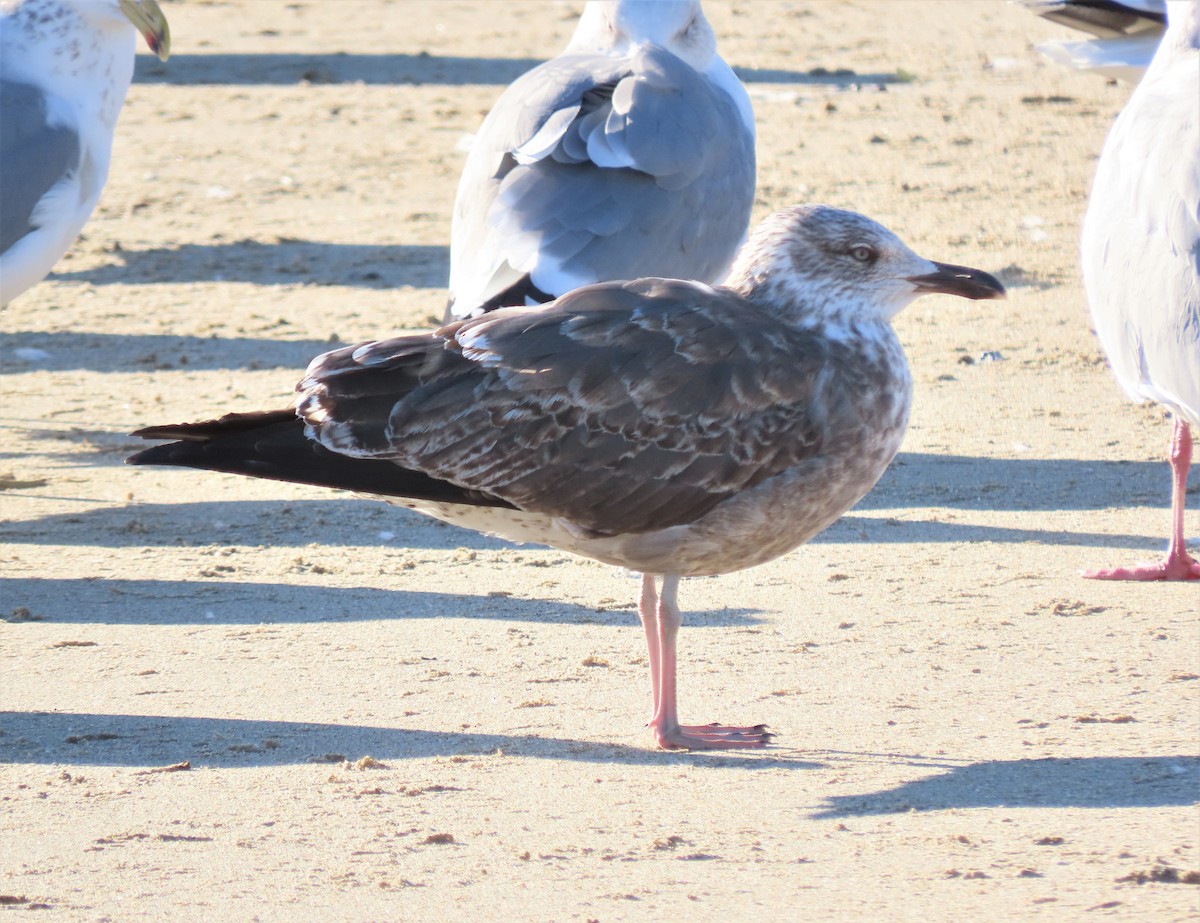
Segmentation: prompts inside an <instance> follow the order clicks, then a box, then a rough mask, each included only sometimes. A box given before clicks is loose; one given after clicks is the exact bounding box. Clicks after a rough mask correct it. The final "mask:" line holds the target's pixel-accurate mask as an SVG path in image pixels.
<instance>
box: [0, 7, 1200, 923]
mask: <svg viewBox="0 0 1200 923" xmlns="http://www.w3.org/2000/svg"><path fill="white" fill-rule="evenodd" d="M165 9H166V11H167V14H168V16H169V18H170V20H171V26H172V32H173V50H174V54H173V56H172V58H171V60H169V61H168V62H166V63H165V64H164V63H161V62H159V61H158V60H157V59H155V58H153V57H152V56H150V55H149V54H146V53H145V52H144V49H142V52H143V53H141V54H139V60H138V66H137V74H136V77H135V83H134V85H133V87H132V88H131V90H130V92H129V96H128V99H127V102H126V106H125V110H124V112H123V114H122V116H121V120H120V124H119V126H118V130H117V137H116V143H115V148H114V157H113V168H112V172H111V175H110V179H109V183H108V187H107V188H106V190H105V192H104V196H103V198H102V199H101V202H100V205H99V207H98V209H97V210H96V213H95V214H94V215H93V217H92V219H91V221H90V222H89V224H88V225H87V227H86V228H85V230H84V233H83V237H82V238H81V239H80V241H79V242H78V243H77V244H76V246H75V247H74V248H73V249H72V250H71V251H70V252H69V253H68V254H67V256H66V257H65V258H64V259H63V260H62V261H61V262H60V263H59V264H58V266H57V267H56V271H55V273H54V274H53V275H52V276H51V277H50V279H48V280H47V281H46V282H44V283H43V284H41V285H39V286H37V287H36V288H34V289H32V290H31V291H29V292H28V293H26V294H25V295H24V296H22V297H20V298H19V299H16V300H15V301H13V303H12V304H10V305H9V306H8V308H7V310H6V311H5V312H4V313H3V314H0V381H2V383H3V388H4V395H5V400H4V407H3V410H2V411H0V488H3V489H2V490H0V509H2V514H0V576H2V578H3V585H2V588H0V596H2V599H3V601H2V604H0V616H3V618H4V621H3V622H0V671H2V672H0V793H2V794H0V797H2V798H3V809H2V810H0V905H7V906H4V907H3V908H2V909H4V910H6V911H8V912H11V913H18V912H19V911H22V910H24V909H29V908H44V909H46V910H47V912H46V914H45V917H46V918H55V919H62V920H80V921H135V920H154V921H163V920H261V921H294V920H346V921H385V920H447V919H452V918H455V917H457V918H462V919H479V920H489V919H513V920H530V921H587V920H596V921H605V923H608V921H614V920H674V919H685V918H686V919H693V920H738V919H756V918H757V919H764V920H781V921H782V920H797V919H804V920H817V921H820V920H900V921H905V920H912V921H921V923H926V921H930V920H1010V919H1022V920H1023V919H1044V920H1054V921H1059V920H1092V919H1098V918H1113V919H1119V920H1123V921H1129V920H1137V921H1147V923H1149V921H1154V923H1165V921H1176V920H1178V921H1182V920H1195V919H1197V917H1198V915H1200V887H1197V885H1198V884H1200V855H1198V850H1200V846H1198V842H1197V841H1198V839H1200V837H1198V830H1200V812H1198V810H1197V799H1198V793H1200V743H1198V741H1200V656H1198V654H1200V624H1198V623H1200V620H1198V618H1197V615H1198V612H1200V588H1198V587H1197V586H1196V585H1195V584H1192V585H1180V584H1172V585H1145V584H1133V583H1102V582H1093V581H1087V580H1084V579H1082V578H1081V577H1080V576H1079V571H1080V569H1082V568H1086V567H1098V566H1102V565H1113V564H1129V563H1132V562H1134V561H1137V560H1143V559H1147V558H1150V557H1153V556H1155V555H1157V554H1159V553H1160V552H1161V551H1162V549H1163V548H1165V545H1166V536H1167V529H1168V509H1169V503H1170V478H1169V469H1168V467H1167V465H1166V463H1165V453H1166V445H1167V441H1168V437H1169V434H1170V429H1169V426H1168V423H1167V418H1166V416H1165V414H1164V412H1163V411H1162V410H1161V409H1160V408H1158V407H1155V406H1151V405H1143V406H1135V405H1132V404H1130V403H1129V402H1128V401H1127V399H1126V398H1125V396H1124V395H1123V394H1122V392H1121V391H1120V389H1119V386H1118V385H1117V383H1116V381H1115V379H1114V378H1113V377H1112V375H1111V373H1110V372H1109V370H1108V368H1107V367H1106V363H1105V359H1104V356H1103V354H1102V352H1101V350H1100V346H1099V343H1098V342H1097V340H1096V338H1095V336H1094V334H1093V333H1092V331H1091V329H1090V321H1089V317H1088V312H1087V305H1086V301H1085V298H1084V293H1083V289H1082V285H1081V282H1080V278H1079V269H1078V239H1079V226H1080V221H1081V219H1082V215H1083V210H1084V208H1085V205H1086V201H1087V196H1088V191H1089V186H1090V182H1091V176H1092V172H1093V170H1094V168H1095V162H1096V157H1097V155H1098V153H1099V151H1100V148H1101V145H1102V143H1103V139H1104V137H1105V134H1106V132H1107V131H1108V128H1109V126H1110V124H1111V122H1112V119H1113V118H1114V116H1115V115H1116V114H1117V113H1118V112H1119V111H1120V109H1121V107H1122V106H1123V104H1124V103H1125V101H1126V100H1127V99H1128V96H1129V93H1130V88H1129V87H1128V86H1127V85H1123V84H1116V83H1110V82H1106V81H1105V80H1104V79H1101V78H1097V77H1095V76H1091V75H1087V74H1080V73H1076V72H1072V71H1069V70H1067V69H1065V68H1062V67H1059V66H1056V65H1053V64H1050V63H1048V62H1046V61H1044V60H1043V59H1042V58H1041V57H1040V56H1039V55H1038V53H1037V52H1036V51H1035V50H1034V48H1033V45H1034V44H1036V43H1038V42H1040V41H1045V40H1048V39H1052V38H1066V37H1068V36H1069V35H1070V33H1069V32H1068V30H1066V29H1063V28H1061V27H1057V26H1054V25H1052V24H1050V23H1048V22H1045V21H1043V20H1040V19H1038V18H1036V17H1035V16H1033V15H1031V14H1029V13H1028V12H1026V11H1025V10H1023V9H1021V8H1020V7H1016V6H1011V5H1008V4H1005V3H1001V2H984V0H975V2H970V3H967V2H959V3H948V2H917V0H912V2H910V0H888V2H879V0H847V2H838V3H835V2H831V0H811V2H799V0H798V2H776V0H742V2H736V3H724V2H715V0H709V2H708V3H707V4H706V11H707V13H708V16H709V18H710V20H711V21H712V23H713V26H714V29H715V30H716V32H717V35H718V37H719V42H720V49H721V52H722V54H723V56H724V58H725V59H726V60H727V61H728V62H729V63H730V64H731V65H732V66H733V67H734V68H735V69H736V70H737V72H738V74H739V75H740V76H741V78H742V80H743V81H744V82H745V84H746V85H747V87H748V90H749V92H750V95H751V98H752V101H753V103H754V107H755V113H756V118H757V122H758V132H759V135H758V196H757V201H756V205H755V220H758V219H759V218H761V217H763V216H765V215H766V214H768V213H769V212H771V211H772V210H774V209H776V208H779V207H781V206H784V205H787V204H791V203H795V202H804V201H820V202H827V203H829V204H831V205H836V206H839V207H849V208H853V209H855V210H858V211H862V212H864V213H866V214H868V215H870V216H871V217H873V218H876V219H877V220H879V221H881V222H883V223H884V224H886V225H888V226H889V227H890V228H892V229H893V230H895V231H896V232H897V233H898V234H899V235H900V236H901V237H903V238H904V239H905V240H906V241H907V242H908V243H909V244H911V245H912V246H913V247H914V249H916V250H917V251H918V252H920V253H922V254H923V255H925V256H928V257H930V258H932V259H937V260H942V261H945V262H952V263H959V264H966V265H971V266H977V267H980V268H982V269H986V270H988V271H991V272H994V273H996V274H997V275H999V277H1000V278H1001V279H1002V280H1003V281H1004V282H1005V284H1006V285H1007V286H1008V288H1009V298H1008V300H1007V301H994V302H990V301H986V302H967V301H962V300H957V299H953V298H949V297H945V296H934V297H929V298H925V299H922V300H921V301H919V302H917V303H916V304H914V305H913V306H912V307H911V308H909V309H908V310H907V311H905V312H904V313H903V314H901V315H900V316H899V318H898V319H897V322H896V328H897V330H898V332H899V334H900V337H901V339H902V340H903V341H904V344H905V348H906V350H907V353H908V356H909V360H910V364H911V366H912V369H913V376H914V380H915V382H916V394H915V399H914V408H913V415H912V422H911V426H910V429H909V432H908V435H907V438H906V441H905V444H904V447H903V449H902V450H901V454H900V455H899V457H898V458H897V460H896V462H895V463H894V464H893V466H892V468H891V469H890V470H889V471H888V473H887V474H886V475H885V476H884V478H883V480H882V481H881V482H880V483H879V485H878V486H877V487H876V488H875V490H874V491H873V492H872V493H871V494H870V495H869V496H868V497H867V498H866V499H865V500H864V501H863V502H862V503H861V504H859V506H858V507H857V508H856V509H854V510H853V511H851V512H850V513H849V514H847V515H846V516H845V517H844V518H843V519H842V520H840V521H839V522H838V523H837V524H836V525H834V526H833V527H831V528H830V529H829V530H828V531H826V532H825V533H823V534H822V535H821V536H819V537H818V538H817V539H816V540H814V541H813V542H812V543H811V544H809V545H808V546H806V547H803V548H801V549H799V550H798V551H796V552H794V553H792V554H789V555H787V556H785V557H784V558H781V559H779V560H776V561H774V562H772V563H770V564H768V565H765V566H762V567H759V568H756V569H753V570H750V571H746V572H742V573H738V574H732V575H728V576H723V577H714V578H697V579H691V580H687V581H685V582H684V584H683V588H682V592H681V595H680V601H681V604H682V606H683V608H684V611H685V622H684V628H683V631H682V632H681V635H680V641H681V643H680V670H681V678H680V683H681V687H680V697H681V706H680V707H681V711H682V715H683V717H684V718H685V719H688V718H692V719H704V720H719V721H723V722H735V723H743V722H749V723H754V722H765V723H766V724H768V725H770V727H771V728H772V730H773V731H774V732H775V733H776V734H777V737H776V738H775V740H774V741H773V743H772V745H771V746H770V747H769V748H768V749H766V750H763V751H760V752H748V753H739V754H729V755H713V754H689V753H679V752H664V751H658V750H655V749H653V748H652V742H651V739H650V736H649V734H648V732H647V731H646V729H645V728H644V727H643V723H644V721H645V719H646V717H647V714H646V712H647V709H648V706H649V702H650V698H649V680H648V677H647V668H646V661H645V649H644V640H643V638H642V634H641V629H640V628H639V626H638V624H637V615H636V611H635V608H634V597H635V593H636V589H637V581H636V578H635V577H634V576H633V575H631V574H629V573H623V572H621V571H619V570H617V569H614V568H611V567H607V566H604V565H601V564H598V563H595V562H592V561H588V560H582V559H578V558H575V557H573V556H570V555H568V554H565V553H562V552H558V551H554V550H546V549H543V548H537V547H518V546H513V545H509V544H507V543H505V542H503V541H500V540H498V539H492V538H488V537H484V536H480V535H477V534H475V533H471V532H466V531H462V530H459V529H457V528H454V527H451V526H446V525H442V524H440V523H437V522H434V521H431V520H427V519H424V518H421V517H420V516H418V515H416V514H413V513H410V512H408V511H405V510H397V509H393V508H390V507H388V506H386V505H384V504H379V503H372V502H369V501H365V500H361V499H357V498H355V497H352V496H350V495H348V494H340V493H335V492H332V491H321V490H318V489H315V488H306V487H299V486H291V485H285V484H278V483H273V482H268V481H257V480H251V479H245V478H236V477H232V476H222V475H216V474H210V473H202V472H196V471H188V470H178V469H154V468H137V469H133V468H129V467H126V466H124V465H123V464H122V460H123V458H124V457H125V456H126V455H128V454H130V452H132V451H134V450H136V449H137V448H139V447H140V445H141V443H140V441H139V440H136V439H133V438H131V437H130V436H128V435H127V434H128V433H129V432H130V431H132V430H133V429H136V428H138V427H140V426H145V425H148V424H155V423H167V422H179V421H184V420H193V419H202V418H207V417H211V416H215V415H218V414H221V413H224V412H227V411H230V410H255V409H265V408H272V407H278V406H282V405H283V404H284V403H286V402H287V401H288V400H289V398H290V394H291V391H292V388H293V386H294V384H295V382H296V380H297V379H298V377H299V375H300V373H301V371H302V370H303V368H304V366H305V364H306V363H307V362H308V360H309V359H310V358H311V357H312V356H314V355H316V354H317V353H319V352H322V351H324V350H326V349H329V348H331V346H332V345H334V344H337V343H351V342H356V341H359V340H366V339H373V338H377V337H379V336H383V335H389V334H394V333H398V332H401V331H413V330H420V329H424V328H427V327H429V326H430V325H431V324H432V323H435V322H436V321H437V320H438V319H440V317H441V315H442V311H443V309H444V306H445V285H446V278H447V272H448V247H447V244H448V242H449V237H450V213H451V204H452V202H453V198H454V191H455V187H456V183H457V179H458V176H459V173H460V171H461V169H462V164H463V161H464V158H465V154H464V150H465V149H466V145H467V143H468V142H469V136H470V135H471V133H473V132H474V131H475V130H476V129H477V128H478V126H479V122H480V120H481V119H482V117H483V115H484V114H485V113H486V111H487V110H488V108H489V107H490V105H491V103H492V102H493V101H494V100H495V98H496V97H497V96H498V95H499V93H500V92H501V90H502V89H503V87H504V86H506V85H507V84H508V83H509V82H511V81H512V80H513V79H514V78H515V77H516V76H518V75H519V74H520V73H522V72H523V71H525V70H527V69H528V68H529V67H531V66H533V65H534V64H535V63H537V62H538V61H540V60H543V59H545V58H546V57H548V56H550V55H552V54H554V53H556V52H557V51H558V50H559V49H560V48H562V47H563V46H564V45H565V44H566V41H567V39H568V37H569V35H570V33H571V31H572V29H573V27H574V23H575V19H576V17H577V15H578V11H579V9H580V4H579V3H574V2H571V3H567V2H548V0H547V2H527V0H509V2H506V3H503V4H501V3H497V2H487V0H472V2H466V0H461V2H460V0H447V2H440V3H439V2H432V0H431V2H416V0H396V2H385V0H380V2H371V0H338V2H336V3H334V2H331V0H311V2H282V0H229V2H210V0H189V2H186V3H184V2H175V3H168V4H165ZM1191 484H1192V486H1191V488H1190V491H1189V505H1190V509H1189V519H1188V521H1187V524H1186V528H1187V534H1188V535H1189V536H1196V535H1197V534H1198V532H1200V518H1198V517H1200V476H1198V475H1197V473H1195V472H1194V473H1193V477H1192V482H1191ZM1193 553H1194V554H1195V553H1196V551H1195V544H1193Z"/></svg>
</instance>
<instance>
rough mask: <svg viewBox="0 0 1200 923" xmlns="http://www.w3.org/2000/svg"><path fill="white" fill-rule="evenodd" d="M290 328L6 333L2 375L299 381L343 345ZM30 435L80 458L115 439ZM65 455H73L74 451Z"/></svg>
mask: <svg viewBox="0 0 1200 923" xmlns="http://www.w3.org/2000/svg"><path fill="white" fill-rule="evenodd" d="M290 326H291V325H290V324H289V323H287V322H286V321H284V320H281V321H280V322H278V323H277V324H276V328H277V329H278V330H279V331H280V333H279V335H278V337H274V338H273V337H270V336H236V337H224V336H211V337H199V336H176V335H174V334H134V333H128V334H126V333H92V332H90V331H70V332H54V333H46V332H42V331H18V332H16V333H6V334H4V336H3V338H2V339H0V344H2V346H0V375H15V374H21V373H25V372H29V371H30V370H31V369H38V370H40V371H47V372H65V371H70V370H72V369H86V370H87V371H89V372H100V373H109V372H113V373H126V372H163V371H170V370H172V369H185V370H186V369H190V370H193V371H213V370H217V369H248V370H260V369H291V370H293V371H294V373H295V377H296V378H299V377H300V374H301V373H302V372H303V371H304V369H305V367H307V365H308V363H309V360H311V359H312V358H313V357H314V356H317V355H319V354H320V353H323V352H328V351H329V350H331V349H336V348H337V347H338V346H340V345H342V344H341V343H340V342H338V341H333V340H296V339H285V338H284V337H286V336H287V330H288V328H289V327H290ZM29 350H35V351H36V353H35V354H34V355H36V358H23V354H25V353H26V352H27V351H29ZM10 409H11V407H10ZM29 434H30V435H31V436H32V437H33V438H35V439H39V440H44V441H47V442H56V441H57V442H64V443H68V442H75V443H81V445H79V446H78V447H77V448H78V451H79V452H80V453H86V451H87V445H86V444H87V443H88V442H92V443H103V442H105V441H111V438H112V437H113V435H114V434H113V433H111V432H107V433H106V432H105V431H102V430H93V429H88V428H86V427H79V426H72V427H70V428H68V429H61V430H56V429H50V428H46V427H43V428H40V429H35V430H30V431H29ZM50 454H55V453H53V452H51V453H50ZM64 454H67V455H74V454H76V450H75V449H72V450H71V451H70V452H67V453H64Z"/></svg>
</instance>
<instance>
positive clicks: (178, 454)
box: [128, 205, 1004, 749]
mask: <svg viewBox="0 0 1200 923" xmlns="http://www.w3.org/2000/svg"><path fill="white" fill-rule="evenodd" d="M1003 291H1004V290H1003V288H1002V287H1001V285H1000V283H999V282H997V281H996V280H995V279H994V278H992V277H991V276H989V275H987V274H986V273H981V272H979V271H978V270H972V269H968V268H965V267H961V266H950V265H946V264H942V263H934V262H931V261H929V260H927V259H923V258H922V257H920V256H918V255H917V254H915V253H914V252H913V251H912V250H910V249H909V248H908V247H907V246H906V245H905V244H904V243H903V242H902V241H901V240H900V239H899V238H898V237H897V236H896V235H895V234H893V233H892V232H890V231H889V230H887V229H886V228H884V227H882V226H881V225H879V224H877V223H876V222H874V221H871V220H870V219H869V218H865V217H863V216H862V215H859V214H856V213H854V212H846V211H839V210H837V209H833V208H828V207H826V206H812V205H808V206H797V207H794V208H790V209H786V210H784V211H781V212H777V213H776V214H774V215H772V216H771V217H769V218H768V219H767V220H766V221H764V222H763V223H762V224H761V225H759V227H758V228H757V229H756V231H755V232H754V234H753V235H752V236H751V238H750V240H749V242H748V243H747V244H746V246H745V247H744V248H743V249H742V252H741V254H740V255H739V257H738V260H737V262H736V263H735V265H734V267H733V271H732V273H731V275H730V279H729V283H728V287H720V288H712V287H709V286H707V285H703V284H701V283H696V282H684V281H680V280H677V279H640V280H637V281H634V282H625V283H620V282H609V283H600V284H597V285H591V286H586V287H584V288H580V289H577V290H575V291H573V292H571V293H569V294H567V295H565V296H563V297H562V298H559V299H558V300H557V301H554V302H551V303H550V304H547V305H542V306H539V307H532V308H516V307H514V308H504V309H500V310H497V311H494V312H492V313H490V314H486V315H484V316H482V317H478V318H474V319H471V320H467V321H458V322H456V323H452V324H450V325H448V326H446V327H443V328H442V329H440V330H438V331H436V332H434V333H432V334H427V335H424V336H408V337H399V338H396V339H390V340H382V341H378V342H373V343H366V344H363V345H360V346H350V347H346V348H344V349H338V350H334V351H333V352H329V353H325V354H324V355H322V356H318V357H317V358H316V359H314V360H313V362H312V363H311V365H310V366H309V368H308V372H307V374H306V375H305V377H304V379H303V380H302V381H301V382H300V384H299V385H298V386H297V391H298V392H299V397H298V399H297V402H296V406H295V408H294V409H286V410H280V411H275V412H267V413H257V414H230V415H228V416H226V417H223V418H222V419H220V420H216V421H210V422H207V423H195V424H182V425H171V426H155V427H149V428H147V429H144V430H140V431H139V432H138V433H137V434H136V435H139V436H143V437H145V438H147V439H177V440H180V441H178V442H173V443H170V444H168V445H160V446H155V447H153V448H149V449H146V450H145V451H143V452H140V453H139V454H137V455H135V456H133V457H132V458H130V459H128V461H129V463H131V464H136V465H146V464H156V465H182V466H186V467H193V468H204V469H211V470H216V471H226V472H232V473H237V474H248V475H253V476H256V477H267V478H276V479H279V480H285V481H298V482H301V483H308V484H317V485H321V486H326V487H342V488H348V489H351V490H355V491H359V492H362V493H366V494H370V495H374V496H378V497H381V498H383V499H386V500H389V501H391V502H393V503H397V504H400V505H402V506H407V507H410V508H412V509H416V510H419V511H420V512H423V513H426V514H428V515H431V516H434V517H437V518H439V519H443V520H445V521H447V522H452V523H456V524H458V525H463V526H468V527H470V528H474V529H477V530H479V531H482V532H488V533H492V534H497V535H501V536H503V537H505V538H508V539H511V540H514V541H521V542H538V543H541V544H547V545H552V546H555V547H557V548H561V549H564V550H566V551H571V552H575V553H577V554H581V555H585V556H587V557H591V558H595V559H596V560H599V561H604V562H607V563H609V564H615V565H618V566H622V567H628V568H630V569H633V570H636V571H639V572H641V573H642V574H643V578H642V590H641V596H640V600H639V608H638V612H639V615H640V617H641V620H642V624H643V627H644V629H645V634H646V643H647V647H648V652H649V661H650V680H651V688H652V691H653V711H652V717H651V720H650V726H651V728H652V729H653V732H654V735H655V739H656V741H657V742H658V744H659V745H660V746H663V747H668V748H673V747H679V748H687V749H718V748H735V747H759V746H762V745H764V744H765V743H766V742H767V740H768V739H769V736H770V735H769V734H768V733H767V732H766V730H765V728H763V727H761V726H742V727H722V726H718V725H694V726H690V727H689V726H681V725H680V724H679V720H678V717H677V711H676V682H675V661H676V653H675V651H676V647H675V644H676V634H677V632H678V630H679V626H680V624H681V621H682V618H681V615H680V612H679V608H678V606H677V604H676V593H677V590H678V586H679V580H680V578H681V577H686V576H698V575H705V574H724V573H729V572H730V571H735V570H740V569H742V568H746V567H752V566H754V565H756V564H761V563H763V562H765V561H769V560H771V559H772V558H776V557H778V556H779V555H782V554H785V553H786V552H788V551H791V550H792V549H793V548H796V547H797V546H798V545H800V544H802V543H804V542H806V541H807V540H808V539H810V538H812V536H814V535H816V534H817V533H818V532H820V531H821V530H822V529H824V528H825V527H826V526H828V525H830V524H831V523H832V522H834V521H835V520H836V519H837V518H838V517H839V516H841V515H842V514H843V513H844V512H845V511H846V510H848V509H849V508H850V507H851V506H853V505H854V504H855V503H856V502H858V500H859V499H860V498H861V497H862V496H863V495H864V494H866V492H867V491H868V490H870V489H871V487H872V486H873V485H874V484H875V482H876V481H877V480H878V479H879V477H880V475H882V474H883V472H884V469H886V468H887V466H888V464H889V463H890V462H891V460H892V457H893V456H894V455H895V453H896V451H897V449H899V447H900V441H901V439H902V437H903V435H904V429H905V426H906V424H907V420H908V411H909V404H910V400H911V380H910V377H909V371H908V365H907V362H906V361H905V358H904V352H903V350H902V349H901V346H900V341H899V340H898V339H897V337H896V334H895V332H894V331H893V330H892V327H891V323H890V321H891V318H892V316H893V315H895V314H896V313H897V312H898V311H900V310H901V309H903V308H904V307H905V305H907V304H908V303H909V302H911V301H913V300H914V299H916V298H917V297H919V296H920V295H923V294H926V293H929V292H946V293H950V294H954V295H960V296H963V297H967V298H998V297H1001V296H1002V294H1003ZM656 576H661V577H662V591H661V594H660V593H659V592H658V590H657V586H656V582H655V581H656Z"/></svg>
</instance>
